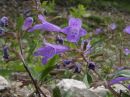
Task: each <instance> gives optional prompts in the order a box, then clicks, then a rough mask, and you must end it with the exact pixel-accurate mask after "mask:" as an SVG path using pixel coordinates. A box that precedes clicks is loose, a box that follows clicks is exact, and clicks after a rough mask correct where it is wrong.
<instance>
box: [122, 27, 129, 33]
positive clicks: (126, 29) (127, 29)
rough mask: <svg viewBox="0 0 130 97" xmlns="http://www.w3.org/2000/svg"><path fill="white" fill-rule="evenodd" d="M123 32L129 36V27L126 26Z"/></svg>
mask: <svg viewBox="0 0 130 97" xmlns="http://www.w3.org/2000/svg"><path fill="white" fill-rule="evenodd" d="M123 32H125V33H128V34H130V26H126V27H125V29H124V30H123Z"/></svg>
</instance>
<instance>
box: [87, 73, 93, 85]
mask: <svg viewBox="0 0 130 97" xmlns="http://www.w3.org/2000/svg"><path fill="white" fill-rule="evenodd" d="M87 79H88V83H89V84H91V83H92V77H91V75H90V74H89V73H87Z"/></svg>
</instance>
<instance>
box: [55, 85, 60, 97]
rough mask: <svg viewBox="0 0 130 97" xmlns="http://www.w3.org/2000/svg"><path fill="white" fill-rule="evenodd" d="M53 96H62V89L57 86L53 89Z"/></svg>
mask: <svg viewBox="0 0 130 97" xmlns="http://www.w3.org/2000/svg"><path fill="white" fill-rule="evenodd" d="M53 97H62V96H61V93H60V89H59V88H58V87H55V88H54V89H53Z"/></svg>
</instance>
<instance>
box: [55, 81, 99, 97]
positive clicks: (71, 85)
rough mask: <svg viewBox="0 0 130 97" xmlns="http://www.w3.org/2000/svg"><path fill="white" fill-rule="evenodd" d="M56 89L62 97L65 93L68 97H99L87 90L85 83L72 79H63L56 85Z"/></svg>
mask: <svg viewBox="0 0 130 97" xmlns="http://www.w3.org/2000/svg"><path fill="white" fill-rule="evenodd" d="M57 87H58V88H59V89H60V92H61V95H62V97H64V94H66V93H67V94H71V96H70V97H100V96H98V95H96V94H95V93H93V92H92V91H90V90H88V87H87V86H86V85H85V83H83V82H82V81H78V80H74V79H63V80H61V81H60V82H59V83H58V84H57Z"/></svg>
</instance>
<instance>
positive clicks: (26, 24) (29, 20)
mask: <svg viewBox="0 0 130 97" xmlns="http://www.w3.org/2000/svg"><path fill="white" fill-rule="evenodd" d="M32 24H33V18H32V17H28V18H26V19H25V21H24V24H23V26H22V30H24V31H25V30H28V29H29V28H30V27H32Z"/></svg>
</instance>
